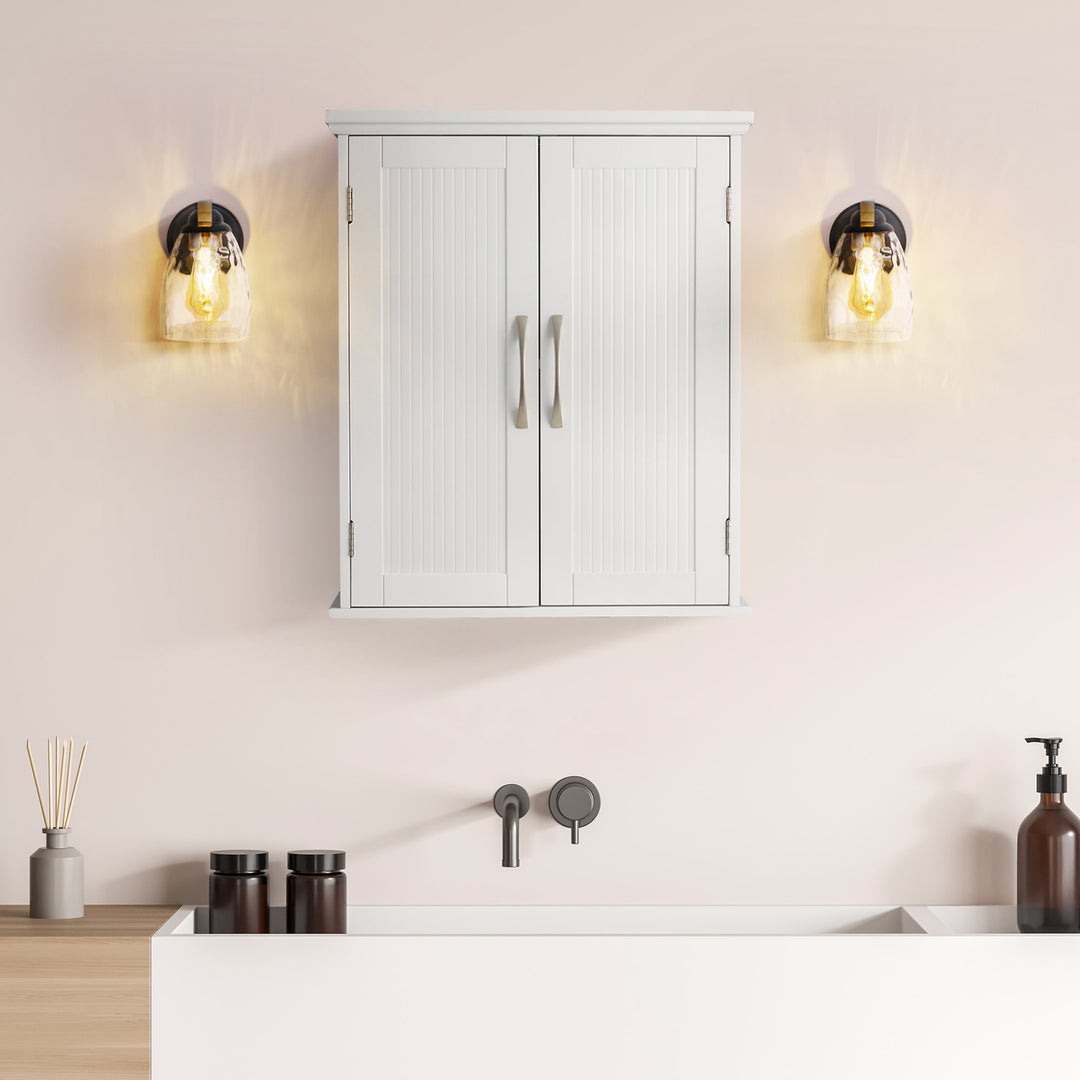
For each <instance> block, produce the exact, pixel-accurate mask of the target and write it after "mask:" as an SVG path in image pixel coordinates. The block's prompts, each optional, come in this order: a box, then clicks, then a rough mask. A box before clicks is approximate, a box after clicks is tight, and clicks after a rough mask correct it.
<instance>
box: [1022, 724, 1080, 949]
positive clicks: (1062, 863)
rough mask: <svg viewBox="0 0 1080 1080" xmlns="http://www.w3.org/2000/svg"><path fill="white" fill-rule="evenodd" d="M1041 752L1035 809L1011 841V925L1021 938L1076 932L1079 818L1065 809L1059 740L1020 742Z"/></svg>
mask: <svg viewBox="0 0 1080 1080" xmlns="http://www.w3.org/2000/svg"><path fill="white" fill-rule="evenodd" d="M1025 742H1037V743H1042V744H1043V746H1044V747H1045V748H1046V764H1045V765H1044V766H1043V770H1042V772H1041V773H1040V774H1039V776H1038V777H1037V778H1036V784H1035V789H1036V790H1037V791H1038V793H1039V805H1038V806H1036V807H1035V809H1034V810H1032V811H1031V813H1030V814H1028V816H1027V817H1026V818H1024V820H1023V821H1022V822H1021V823H1020V832H1019V833H1018V834H1017V837H1016V922H1017V925H1018V926H1019V927H1020V933H1022V934H1075V933H1080V818H1077V816H1076V815H1075V814H1074V813H1073V812H1072V811H1071V810H1070V809H1069V808H1068V807H1067V806H1066V805H1065V789H1066V787H1067V786H1068V785H1067V783H1066V777H1065V774H1064V773H1063V772H1062V771H1061V767H1060V766H1059V765H1058V763H1057V756H1058V748H1059V747H1060V746H1061V739H1026V740H1025Z"/></svg>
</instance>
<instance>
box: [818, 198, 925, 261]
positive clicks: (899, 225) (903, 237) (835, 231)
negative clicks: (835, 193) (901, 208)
mask: <svg viewBox="0 0 1080 1080" xmlns="http://www.w3.org/2000/svg"><path fill="white" fill-rule="evenodd" d="M860 205H861V204H860V203H852V204H851V205H850V206H849V207H848V208H847V209H846V210H841V211H840V213H839V214H837V215H836V220H835V221H834V222H833V223H832V228H831V229H830V230H829V254H830V255H831V254H832V253H833V252H834V251H835V250H836V245H837V244H838V243H839V242H840V234H841V233H842V232H843V231H844V230H845V229H846V228H847V227H848V225H849V224H850V222H851V217H852V215H853V214H854V215H855V217H856V218H857V217H858V216H859V206H860ZM874 207H875V209H877V210H880V211H881V213H882V214H883V215H884V217H885V220H886V221H887V222H888V223H889V228H890V229H892V231H893V232H894V233H896V239H897V240H899V241H900V246H901V247H902V248H903V249H904V250H905V251H907V232H906V231H905V230H904V223H903V222H902V221H901V220H900V215H899V214H897V212H896V211H895V210H890V209H889V208H888V207H887V206H885V205H884V203H874Z"/></svg>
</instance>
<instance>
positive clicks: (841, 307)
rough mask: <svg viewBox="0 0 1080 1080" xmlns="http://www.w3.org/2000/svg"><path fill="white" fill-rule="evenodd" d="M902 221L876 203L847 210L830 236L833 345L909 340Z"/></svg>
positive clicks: (828, 320)
mask: <svg viewBox="0 0 1080 1080" xmlns="http://www.w3.org/2000/svg"><path fill="white" fill-rule="evenodd" d="M906 242H907V235H906V233H905V231H904V226H903V224H902V223H901V222H900V219H899V217H897V215H896V214H894V213H893V212H892V211H891V210H890V209H889V208H888V207H887V206H880V205H879V204H877V203H873V202H862V203H856V204H855V205H854V206H849V207H848V208H847V209H846V210H844V211H843V213H841V214H840V215H839V216H838V217H837V219H836V221H835V222H833V227H832V231H831V233H830V235H829V244H830V247H831V249H832V263H831V265H830V266H829V276H828V279H827V281H826V284H825V337H826V338H827V339H828V340H829V341H907V340H908V338H910V337H911V321H912V309H913V300H912V293H911V276H910V274H909V273H908V267H907V259H906V258H905V256H904V245H905V244H906Z"/></svg>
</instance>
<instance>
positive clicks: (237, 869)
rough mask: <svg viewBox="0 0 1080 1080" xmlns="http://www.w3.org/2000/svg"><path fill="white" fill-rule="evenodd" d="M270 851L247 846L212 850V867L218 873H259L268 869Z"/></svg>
mask: <svg viewBox="0 0 1080 1080" xmlns="http://www.w3.org/2000/svg"><path fill="white" fill-rule="evenodd" d="M267 859H268V853H267V852H265V851H255V850H252V849H247V848H239V849H234V850H232V851H211V852H210V869H211V870H213V871H214V872H215V873H218V874H259V873H261V872H262V871H263V870H265V869H266V864H267Z"/></svg>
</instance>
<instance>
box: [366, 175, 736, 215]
mask: <svg viewBox="0 0 1080 1080" xmlns="http://www.w3.org/2000/svg"><path fill="white" fill-rule="evenodd" d="M730 192H731V188H728V193H729V195H730ZM345 220H346V221H347V222H348V223H349V224H350V225H351V224H352V185H351V184H350V185H349V186H348V187H347V188H346V189H345ZM730 220H731V211H730V210H729V211H728V221H730Z"/></svg>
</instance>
